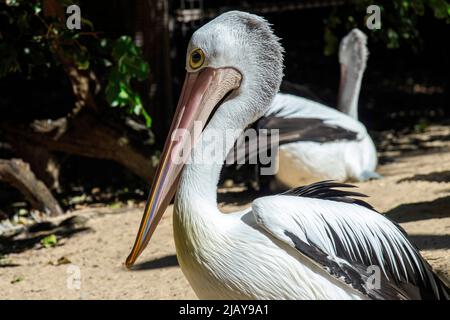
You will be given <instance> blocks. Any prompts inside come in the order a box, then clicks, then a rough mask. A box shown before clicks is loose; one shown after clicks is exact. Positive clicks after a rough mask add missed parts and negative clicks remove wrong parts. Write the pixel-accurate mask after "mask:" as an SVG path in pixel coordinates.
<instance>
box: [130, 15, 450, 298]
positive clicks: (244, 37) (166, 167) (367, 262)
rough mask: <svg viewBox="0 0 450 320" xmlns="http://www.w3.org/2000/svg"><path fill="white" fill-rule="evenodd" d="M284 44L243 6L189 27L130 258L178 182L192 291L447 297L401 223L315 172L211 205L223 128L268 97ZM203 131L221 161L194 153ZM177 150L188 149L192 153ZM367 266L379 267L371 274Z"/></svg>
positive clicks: (178, 232) (178, 219)
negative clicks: (251, 197)
mask: <svg viewBox="0 0 450 320" xmlns="http://www.w3.org/2000/svg"><path fill="white" fill-rule="evenodd" d="M282 51H283V50H282V47H281V45H280V44H279V41H278V38H277V37H276V36H275V35H274V34H273V32H272V30H271V28H270V26H269V24H268V23H267V22H266V21H265V20H264V19H263V18H260V17H258V16H255V15H252V14H248V13H243V12H239V11H231V12H228V13H224V14H222V15H221V16H219V17H217V18H216V19H214V20H213V21H211V22H209V23H208V24H206V25H204V26H203V27H202V28H200V29H199V30H197V31H196V32H195V33H194V34H193V36H192V38H191V40H190V42H189V47H188V51H187V52H188V54H187V61H186V69H187V76H186V80H185V83H184V86H183V90H182V93H181V97H180V100H179V104H178V107H177V111H176V114H175V117H174V120H173V122H172V127H171V134H170V135H169V137H168V139H167V142H166V145H165V147H164V151H163V154H162V158H161V162H160V165H159V168H158V170H157V175H156V177H155V179H154V182H153V185H152V189H151V193H150V196H149V200H148V202H147V206H146V209H145V212H144V216H143V219H142V222H141V225H140V228H139V231H138V235H137V238H136V242H135V244H134V246H133V249H132V251H131V253H130V255H129V257H128V258H127V261H126V265H127V266H128V267H131V266H132V265H133V264H134V263H135V261H136V259H137V257H138V256H139V255H140V254H141V252H142V251H143V250H144V248H145V247H146V245H147V244H148V242H149V240H150V237H151V236H152V234H153V232H154V231H155V228H156V226H157V224H158V222H159V221H160V219H161V217H162V215H163V213H164V211H165V209H166V208H167V206H168V204H169V201H170V200H171V198H172V196H173V195H174V193H175V190H176V189H177V186H178V191H177V193H176V196H175V204H174V216H173V226H174V237H175V244H176V249H177V257H178V261H179V263H180V266H181V269H182V270H183V272H184V274H185V276H186V278H187V279H188V280H189V282H190V284H191V285H192V288H193V289H194V291H195V293H196V294H197V295H198V297H199V298H202V299H421V298H445V297H446V295H445V292H444V291H445V290H447V289H446V288H445V287H444V285H443V284H442V283H441V282H440V281H439V279H438V278H437V277H436V276H435V275H434V274H433V273H432V271H431V269H430V267H429V265H428V264H427V263H426V261H425V260H424V259H423V258H422V257H421V256H420V254H419V252H418V251H417V249H416V248H415V247H414V246H413V245H412V244H411V243H410V242H409V241H408V240H407V238H406V236H405V234H404V233H403V231H402V230H401V229H400V228H399V227H398V226H397V225H395V224H394V223H392V222H390V221H389V220H388V219H386V218H385V217H384V216H382V215H380V214H378V213H377V212H375V211H374V210H373V209H372V208H371V207H370V206H369V205H367V204H366V203H364V202H362V201H360V200H354V199H353V198H351V196H358V194H356V193H352V192H348V191H340V190H335V189H334V187H348V186H347V185H343V184H335V183H331V182H321V183H317V184H314V185H310V186H307V187H303V188H297V189H294V190H291V191H290V192H288V193H285V194H281V195H276V196H268V197H262V198H258V199H256V200H255V201H254V202H253V203H252V206H251V208H249V209H248V210H244V211H241V212H235V213H231V214H223V213H221V212H220V211H219V209H218V207H217V200H216V195H217V194H216V191H217V183H218V179H219V174H220V171H221V169H222V163H223V160H224V159H225V156H226V154H227V153H228V151H229V150H230V148H232V147H233V145H234V139H236V138H237V137H238V136H239V135H240V133H236V134H234V137H232V138H234V139H229V137H228V136H227V134H228V133H229V132H230V131H228V133H227V132H226V129H239V130H241V131H242V130H244V128H246V126H247V125H249V124H250V123H252V122H253V121H255V119H257V118H259V117H260V116H261V115H262V114H263V113H264V112H265V110H266V109H267V108H268V106H269V105H270V102H271V100H272V99H273V97H274V96H275V94H276V93H277V91H278V88H279V85H280V82H281V78H282V68H283V62H282V60H283V55H282ZM208 118H209V121H207V119H208ZM197 120H199V121H200V124H198V123H196V122H195V121H197ZM195 127H197V128H195ZM180 129H181V131H180ZM198 129H202V130H203V131H201V130H198ZM200 131H201V132H200ZM174 132H175V134H172V133H174ZM180 133H181V134H180ZM183 133H190V135H188V134H183ZM211 133H215V134H217V133H219V136H220V139H219V140H214V141H215V142H214V146H215V147H217V148H215V149H214V150H215V151H217V152H218V153H219V154H220V155H221V160H222V161H210V162H209V161H206V162H205V161H198V162H197V161H196V160H195V159H197V158H198V159H204V158H202V154H203V153H204V152H206V151H207V152H206V153H207V154H209V151H210V150H209V151H208V149H209V148H210V147H211V143H210V137H211V136H210V134H211ZM220 143H224V145H225V147H224V148H222V145H220V146H219V144H220ZM185 148H186V149H185ZM181 150H182V151H183V152H184V151H186V150H191V151H192V159H193V160H192V161H187V158H186V157H185V156H184V155H185V153H182V154H183V156H181V157H180V154H181V153H180V151H181ZM180 159H182V161H180ZM219 160H220V159H219ZM186 162H187V163H186ZM183 168H184V169H183ZM182 169H183V170H182ZM371 265H373V266H372V267H373V268H374V269H376V268H379V269H380V270H381V271H380V272H379V273H378V278H379V279H378V280H379V281H378V282H377V281H375V283H374V285H372V283H371V282H370V281H368V280H369V278H370V276H371V273H372V272H373V271H371V270H372V269H370V266H371Z"/></svg>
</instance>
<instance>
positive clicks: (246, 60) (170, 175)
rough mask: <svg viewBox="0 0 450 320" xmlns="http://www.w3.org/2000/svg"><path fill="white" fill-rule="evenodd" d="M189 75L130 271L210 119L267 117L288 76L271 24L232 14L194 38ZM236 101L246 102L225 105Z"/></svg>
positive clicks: (249, 120)
mask: <svg viewBox="0 0 450 320" xmlns="http://www.w3.org/2000/svg"><path fill="white" fill-rule="evenodd" d="M186 71H187V74H186V78H185V82H184V85H183V89H182V92H181V96H180V99H179V102H178V106H177V109H176V111H175V115H174V118H173V121H172V125H171V129H170V133H169V136H168V138H167V140H166V143H165V146H164V150H163V154H162V156H161V160H160V163H159V166H158V169H157V172H156V175H155V178H154V180H153V184H152V188H151V191H150V195H149V198H148V201H147V205H146V208H145V212H144V216H143V218H142V221H141V225H140V228H139V231H138V234H137V237H136V241H135V243H134V246H133V249H132V251H131V253H130V255H129V256H128V258H127V261H126V266H127V267H131V266H132V265H133V264H134V262H135V261H136V259H137V257H138V256H139V255H140V254H141V253H142V251H143V250H144V248H145V247H146V245H147V244H148V241H149V240H150V238H151V236H152V234H153V232H154V230H155V229H156V226H157V224H158V222H159V221H160V219H161V217H162V215H163V213H164V211H165V210H166V208H167V206H168V205H169V203H170V200H171V199H172V197H173V196H174V194H175V191H176V189H177V186H178V182H179V178H180V173H181V171H182V169H183V167H184V164H185V161H179V159H180V157H178V155H179V154H183V155H185V154H188V153H190V151H191V149H192V148H193V147H194V146H195V144H196V142H197V140H198V138H199V136H200V135H201V132H202V130H204V129H205V127H206V126H207V124H208V119H213V118H214V117H219V116H222V117H223V116H228V118H229V119H233V121H235V122H237V123H238V124H239V126H240V127H242V128H245V127H246V126H247V125H248V124H250V123H252V122H254V121H255V120H256V119H257V118H259V117H261V116H262V115H263V114H264V113H265V111H266V110H267V109H268V108H269V105H270V103H271V100H272V99H273V97H274V96H275V94H276V93H277V92H278V89H279V86H280V83H281V79H282V76H283V49H282V47H281V45H280V43H279V39H278V38H277V37H276V36H275V35H274V33H273V32H272V29H271V27H270V25H269V23H268V22H267V21H266V20H264V19H263V18H261V17H258V16H256V15H252V14H248V13H244V12H239V11H230V12H227V13H224V14H222V15H220V16H219V17H217V18H216V19H214V20H212V21H211V22H209V23H208V24H206V25H204V26H203V27H202V28H200V29H199V30H197V31H196V32H195V33H194V34H193V35H192V38H191V40H190V42H189V46H188V49H187V55H186ZM237 97H239V98H240V99H241V100H243V101H245V103H240V104H236V103H234V104H230V103H228V104H227V103H226V102H227V101H229V100H232V99H236V98H237ZM211 122H213V121H211ZM210 125H211V124H210ZM194 129H195V130H194ZM198 129H201V130H198ZM224 129H226V128H224ZM180 133H181V134H180ZM174 159H177V161H175V160H174ZM182 159H186V158H185V157H182Z"/></svg>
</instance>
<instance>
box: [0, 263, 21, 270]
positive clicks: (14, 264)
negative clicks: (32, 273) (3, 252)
mask: <svg viewBox="0 0 450 320" xmlns="http://www.w3.org/2000/svg"><path fill="white" fill-rule="evenodd" d="M19 266H20V264H17V263H0V269H1V268H15V267H19Z"/></svg>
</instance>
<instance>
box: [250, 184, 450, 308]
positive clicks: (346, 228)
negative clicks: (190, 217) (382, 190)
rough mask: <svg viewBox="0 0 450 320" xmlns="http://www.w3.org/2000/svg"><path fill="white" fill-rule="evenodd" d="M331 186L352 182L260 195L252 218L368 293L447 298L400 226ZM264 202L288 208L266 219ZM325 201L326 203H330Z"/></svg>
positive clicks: (383, 296) (378, 296)
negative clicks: (376, 283)
mask: <svg viewBox="0 0 450 320" xmlns="http://www.w3.org/2000/svg"><path fill="white" fill-rule="evenodd" d="M335 188H354V186H352V185H348V184H342V183H335V182H332V181H323V182H318V183H315V184H311V185H309V186H306V187H300V188H296V189H292V190H289V191H287V192H285V193H283V195H284V196H290V198H289V199H287V198H278V199H276V200H275V199H274V198H272V197H267V199H264V198H262V199H261V200H257V203H256V208H257V209H256V210H255V205H254V206H253V211H254V214H255V217H256V221H257V222H258V224H259V225H260V226H261V227H263V228H264V229H265V230H268V232H269V233H270V234H271V235H273V236H275V237H276V238H278V239H280V240H282V241H284V242H286V243H288V244H289V245H291V246H293V247H294V248H296V249H297V250H298V251H299V252H300V253H301V254H303V255H305V256H306V257H308V258H309V259H311V261H313V263H315V264H316V265H317V266H320V267H322V268H323V269H324V270H326V271H327V272H328V273H329V274H330V275H332V276H334V277H336V278H337V279H340V281H343V282H345V283H346V284H348V285H349V286H351V287H352V288H354V289H356V290H358V291H360V292H361V293H362V294H363V295H365V296H367V297H368V298H371V299H390V300H392V299H400V300H403V299H449V292H448V288H446V286H445V285H444V284H443V283H442V281H441V280H440V279H439V278H437V277H436V275H434V273H433V272H432V270H431V267H430V266H429V264H428V263H427V262H426V261H425V260H424V259H423V258H422V257H421V255H420V253H419V252H418V250H417V248H416V247H415V246H414V245H412V244H411V243H410V242H409V240H408V239H407V236H406V233H405V231H404V230H403V229H402V228H401V227H400V226H399V225H397V224H395V223H393V222H391V221H390V220H388V219H387V218H386V217H384V216H382V215H380V214H378V213H376V212H375V210H374V209H373V208H372V206H371V205H369V204H368V203H366V202H364V201H362V200H359V199H355V198H354V197H365V195H363V194H360V193H356V192H350V191H344V190H339V189H335ZM292 196H294V197H292ZM295 197H299V198H300V199H295ZM302 198H303V199H302ZM308 198H310V199H308ZM312 199H316V200H312ZM265 201H267V202H270V203H271V205H272V206H273V205H277V204H276V203H277V202H281V203H282V205H281V206H285V207H286V210H280V208H278V209H277V212H279V213H280V212H281V213H280V214H277V216H276V217H275V219H274V216H273V215H270V217H269V218H267V217H266V214H267V213H268V210H267V208H265V210H258V206H261V203H260V202H265ZM324 201H325V203H326V202H329V203H328V206H325V205H324ZM289 202H294V203H289ZM333 202H334V203H333ZM262 206H263V207H264V206H265V204H262ZM325 207H326V208H325ZM293 208H301V210H300V209H298V210H295V209H294V210H292V209H293ZM259 212H262V213H259ZM373 267H379V269H378V270H380V271H381V272H380V273H379V276H380V278H379V280H377V281H379V285H380V286H379V287H376V286H374V285H373V283H371V282H370V280H371V279H370V277H371V276H374V273H373V272H375V271H374V270H375V269H374V268H373Z"/></svg>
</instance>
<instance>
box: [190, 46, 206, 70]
mask: <svg viewBox="0 0 450 320" xmlns="http://www.w3.org/2000/svg"><path fill="white" fill-rule="evenodd" d="M204 63H205V53H204V52H203V50H202V49H200V48H197V49H194V50H192V52H191V54H190V55H189V66H190V67H191V68H192V69H198V68H200V67H201V66H202V65H203V64H204Z"/></svg>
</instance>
